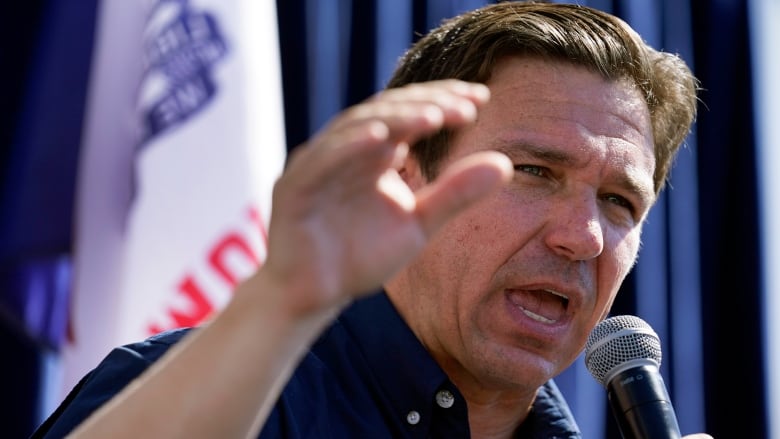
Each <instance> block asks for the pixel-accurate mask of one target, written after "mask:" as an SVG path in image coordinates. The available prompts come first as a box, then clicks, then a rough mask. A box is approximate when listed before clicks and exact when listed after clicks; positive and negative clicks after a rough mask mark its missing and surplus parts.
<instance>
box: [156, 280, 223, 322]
mask: <svg viewBox="0 0 780 439" xmlns="http://www.w3.org/2000/svg"><path fill="white" fill-rule="evenodd" d="M178 293H179V294H182V295H184V296H185V297H186V298H187V299H189V303H190V304H191V305H192V306H191V308H190V309H189V310H188V312H181V311H178V310H176V309H169V310H168V314H169V315H170V317H171V319H172V320H173V324H172V325H171V326H170V327H169V328H163V327H160V326H157V325H156V324H154V323H152V324H151V325H149V333H150V334H157V333H158V332H162V331H163V330H165V329H172V328H181V327H186V326H195V325H197V324H198V323H200V322H201V321H203V320H204V319H205V318H206V317H208V316H209V314H211V312H212V311H213V307H212V306H211V303H210V302H209V301H208V300H207V299H206V296H205V294H204V293H203V290H202V289H201V288H200V286H199V285H198V284H196V283H195V280H194V279H193V278H192V276H189V275H188V276H187V277H185V278H184V280H183V281H182V282H181V283H180V284H179V287H178Z"/></svg>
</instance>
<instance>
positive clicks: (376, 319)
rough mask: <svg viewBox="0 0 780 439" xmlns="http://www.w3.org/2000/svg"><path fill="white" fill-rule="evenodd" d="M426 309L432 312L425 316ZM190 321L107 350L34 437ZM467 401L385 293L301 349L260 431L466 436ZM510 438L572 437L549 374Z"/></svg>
mask: <svg viewBox="0 0 780 439" xmlns="http://www.w3.org/2000/svg"><path fill="white" fill-rule="evenodd" d="M431 318H435V316H431ZM189 331H190V330H189V329H180V330H175V331H170V332H165V333H162V334H159V335H156V336H154V337H151V338H149V339H148V340H146V341H144V342H141V343H135V344H131V345H127V346H123V347H119V348H116V349H114V350H113V351H112V352H111V353H110V354H109V355H108V356H107V357H106V358H105V359H104V360H103V361H102V362H101V363H100V364H99V365H98V366H97V367H96V368H95V369H94V370H93V371H92V372H90V373H89V374H88V375H86V376H85V377H84V378H83V379H82V380H81V382H80V383H79V384H78V385H77V386H76V387H75V388H74V390H73V391H72V392H71V393H70V395H68V397H67V398H66V400H65V401H63V403H62V404H61V405H60V407H59V408H58V409H57V410H56V411H55V412H54V413H53V414H52V415H51V416H50V417H49V419H47V420H46V422H44V424H43V425H42V426H41V427H40V428H39V429H38V431H37V432H36V433H35V435H34V436H33V437H47V438H60V437H63V436H65V435H66V434H67V433H68V432H69V431H71V430H72V429H73V428H75V426H76V425H78V424H79V423H80V422H82V421H83V420H84V419H85V418H86V417H87V416H89V414H90V413H92V412H93V411H94V410H95V409H96V408H98V407H99V406H100V405H102V404H103V403H105V402H106V401H107V400H108V399H110V398H111V397H112V396H114V395H115V394H116V393H117V392H119V391H120V390H121V389H122V388H123V387H124V386H125V385H127V384H128V383H129V382H130V381H131V380H132V379H133V378H135V377H136V376H138V374H140V373H141V372H143V371H144V370H145V369H146V368H147V367H148V366H149V365H150V364H151V363H152V362H154V361H155V360H157V359H158V358H159V357H160V356H161V355H162V354H163V353H165V352H166V351H167V349H168V348H169V347H170V346H172V345H173V344H174V343H176V342H177V341H178V340H180V339H181V338H182V337H183V336H184V335H185V334H186V333H187V332H189ZM468 437H469V426H468V416H467V409H466V401H465V400H464V399H463V396H462V395H461V394H460V392H459V391H458V389H457V388H456V387H455V385H454V384H453V383H452V382H451V381H450V380H449V379H448V378H447V376H446V375H445V374H444V372H443V371H442V370H441V368H440V367H439V366H438V364H437V363H436V362H435V361H434V360H433V359H432V358H431V356H430V355H429V354H428V352H427V351H426V350H425V348H424V347H423V346H422V344H421V343H420V342H419V340H417V338H416V337H415V336H414V334H413V333H412V331H411V330H410V329H409V327H408V326H407V325H406V323H405V322H404V321H403V320H402V319H401V317H400V315H399V314H398V313H397V312H396V310H395V308H394V307H393V305H392V304H391V303H390V300H389V299H388V298H387V296H386V295H385V294H384V293H379V294H375V295H373V296H370V297H367V298H364V299H360V300H358V301H356V302H355V303H354V304H352V305H351V306H350V307H348V308H347V309H346V310H345V311H344V312H343V313H342V314H341V315H340V316H339V318H338V320H336V321H335V322H334V324H333V325H331V326H330V327H329V328H328V330H327V331H326V332H324V333H323V334H322V336H321V337H320V338H319V339H318V341H317V342H316V343H315V344H314V345H313V346H312V348H311V350H310V351H309V353H308V354H307V355H306V356H305V357H304V358H303V360H302V361H301V364H300V365H299V366H298V368H297V369H296V371H295V373H294V374H293V376H292V377H291V379H290V382H289V383H288V384H287V386H286V387H285V388H284V391H283V393H282V394H281V396H280V398H279V401H278V402H277V404H276V405H275V407H274V409H273V411H272V412H271V414H270V417H269V419H268V421H267V422H266V424H265V427H264V428H263V430H262V431H261V433H260V438H263V439H265V438H339V439H344V438H468ZM516 437H517V438H534V439H536V438H539V439H542V438H544V439H551V438H560V439H563V438H566V439H574V438H580V437H581V435H580V433H579V430H578V428H577V425H576V423H575V421H574V419H573V417H572V415H571V413H570V411H569V408H568V406H567V404H566V402H565V401H564V399H563V397H562V396H561V394H560V392H559V391H558V389H557V387H556V386H555V383H554V382H552V381H550V382H548V383H547V384H545V385H544V386H543V387H542V388H541V389H540V390H539V393H538V396H537V398H536V401H535V402H534V405H533V409H532V411H531V413H530V415H529V416H528V418H527V419H526V421H525V422H524V423H523V425H522V426H521V428H520V430H519V431H518V432H517V435H516Z"/></svg>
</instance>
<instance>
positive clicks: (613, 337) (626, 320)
mask: <svg viewBox="0 0 780 439" xmlns="http://www.w3.org/2000/svg"><path fill="white" fill-rule="evenodd" d="M632 360H651V361H653V362H655V363H656V364H657V365H659V366H660V364H661V340H660V339H659V338H658V334H656V333H655V331H653V328H652V327H651V326H650V325H649V324H647V322H645V321H644V320H642V319H640V318H639V317H636V316H628V315H626V316H614V317H610V318H608V319H606V320H604V321H603V322H601V323H599V324H598V325H596V327H595V328H593V331H591V333H590V335H589V336H588V341H587V343H586V344H585V366H586V367H587V368H588V371H589V372H590V374H591V375H593V378H595V379H596V381H598V382H600V383H601V385H603V386H604V387H606V386H607V384H608V378H609V377H610V376H611V375H612V374H611V372H612V371H613V370H614V369H615V368H616V367H617V366H620V365H621V364H624V363H626V362H629V361H632Z"/></svg>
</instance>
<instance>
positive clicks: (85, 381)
mask: <svg viewBox="0 0 780 439" xmlns="http://www.w3.org/2000/svg"><path fill="white" fill-rule="evenodd" d="M189 331H190V328H183V329H176V330H172V331H167V332H163V333H161V334H158V335H155V336H154V337H151V338H148V339H147V340H144V341H143V342H139V343H134V344H129V345H125V346H121V347H117V348H115V349H113V350H112V351H111V352H110V353H109V354H108V355H107V356H106V357H105V358H104V359H103V361H101V362H100V364H98V366H97V367H95V369H93V370H92V371H90V372H89V373H88V374H87V375H85V376H84V377H83V378H82V379H81V381H79V383H78V384H76V386H75V387H74V388H73V389H72V390H71V391H70V393H69V394H68V396H67V397H66V398H65V399H64V400H63V401H62V403H60V405H59V407H57V409H56V410H55V411H54V412H53V413H52V414H51V415H50V416H49V417H48V418H47V419H46V420H45V421H44V422H43V423H42V424H41V425H40V426H39V427H38V429H37V430H36V431H35V432H34V433H33V434H32V436H30V439H39V438H46V439H51V438H62V437H65V436H66V435H67V434H68V433H70V432H71V431H72V430H73V429H74V428H76V427H77V426H78V425H79V424H80V423H82V422H83V421H84V420H85V419H86V418H87V417H89V415H90V414H92V412H94V411H95V410H97V409H98V408H99V407H100V406H102V405H103V404H104V403H105V402H106V401H108V400H109V399H111V398H112V397H114V395H116V394H117V393H119V392H120V391H121V390H122V389H123V388H124V387H125V386H127V385H128V384H129V383H130V382H131V381H133V379H135V378H136V377H137V376H138V375H140V374H141V373H142V372H143V371H144V370H146V368H148V367H149V365H150V364H152V363H153V362H155V361H156V360H157V359H158V358H160V357H161V356H162V355H163V354H164V353H165V352H167V351H168V349H169V348H170V347H171V346H173V345H174V344H175V343H176V342H178V341H179V340H180V339H181V338H182V337H184V336H185V335H186V334H187V333H189Z"/></svg>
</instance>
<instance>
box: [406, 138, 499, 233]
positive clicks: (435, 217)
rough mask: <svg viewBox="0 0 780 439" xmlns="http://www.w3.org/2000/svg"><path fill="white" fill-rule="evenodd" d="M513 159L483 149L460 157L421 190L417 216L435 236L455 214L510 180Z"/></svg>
mask: <svg viewBox="0 0 780 439" xmlns="http://www.w3.org/2000/svg"><path fill="white" fill-rule="evenodd" d="M512 174H513V167H512V162H511V161H510V160H509V158H507V157H506V156H505V155H504V154H501V153H499V152H496V151H483V152H479V153H475V154H472V155H469V156H467V157H464V158H463V159H461V160H458V161H457V162H455V163H454V164H452V165H451V166H450V167H448V168H447V170H446V171H445V172H444V173H443V174H441V175H440V176H439V177H438V178H437V179H436V180H435V181H434V182H433V183H431V184H430V185H428V186H425V187H423V188H422V189H420V191H419V192H418V194H417V216H418V218H419V220H420V223H421V225H422V228H423V230H424V232H425V234H426V235H427V236H431V235H432V234H433V233H434V232H435V231H436V230H438V228H439V227H441V226H442V225H443V224H444V223H445V222H446V221H447V220H448V219H450V218H451V217H452V216H453V215H455V214H456V213H458V212H460V211H461V210H463V209H464V208H466V207H468V206H469V205H471V204H472V203H473V202H475V201H477V200H479V199H480V198H482V197H484V196H485V195H487V194H488V193H490V192H492V191H494V190H496V189H497V188H498V187H500V186H501V185H503V184H504V183H506V182H508V181H509V179H511V178H512Z"/></svg>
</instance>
